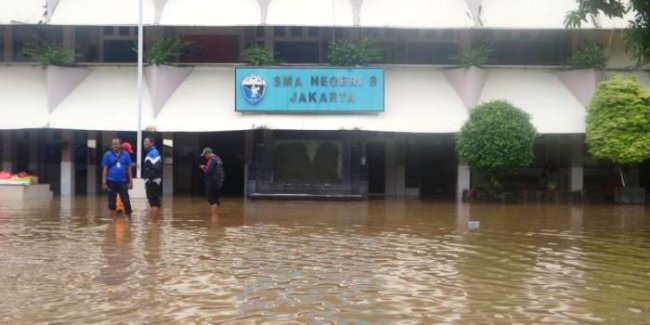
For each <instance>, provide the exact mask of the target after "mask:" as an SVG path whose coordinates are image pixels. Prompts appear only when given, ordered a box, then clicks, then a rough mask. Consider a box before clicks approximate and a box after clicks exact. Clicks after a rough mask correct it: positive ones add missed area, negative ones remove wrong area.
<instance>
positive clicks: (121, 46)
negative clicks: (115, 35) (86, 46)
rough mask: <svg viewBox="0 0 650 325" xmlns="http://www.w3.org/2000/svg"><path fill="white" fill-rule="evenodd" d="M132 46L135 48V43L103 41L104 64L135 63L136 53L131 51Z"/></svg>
mask: <svg viewBox="0 0 650 325" xmlns="http://www.w3.org/2000/svg"><path fill="white" fill-rule="evenodd" d="M134 46H136V43H135V41H127V40H105V41H104V52H103V54H104V62H113V63H123V62H137V61H138V53H136V52H135V51H134V50H133V47H134Z"/></svg>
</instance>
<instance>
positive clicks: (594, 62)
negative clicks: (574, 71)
mask: <svg viewBox="0 0 650 325" xmlns="http://www.w3.org/2000/svg"><path fill="white" fill-rule="evenodd" d="M570 64H571V65H572V66H574V67H576V68H583V69H591V68H593V69H604V68H605V67H606V66H607V53H605V48H604V47H603V46H602V45H598V44H585V45H583V46H581V47H580V48H578V49H577V50H576V51H575V52H574V53H573V55H572V56H571V62H570Z"/></svg>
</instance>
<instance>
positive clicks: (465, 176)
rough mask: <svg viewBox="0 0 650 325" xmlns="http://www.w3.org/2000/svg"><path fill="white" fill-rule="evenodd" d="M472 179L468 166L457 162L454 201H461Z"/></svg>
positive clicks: (462, 162) (459, 161)
mask: <svg viewBox="0 0 650 325" xmlns="http://www.w3.org/2000/svg"><path fill="white" fill-rule="evenodd" d="M471 179H472V173H471V172H470V170H469V166H467V163H465V162H464V161H461V160H460V159H459V160H458V175H457V182H456V200H458V201H461V200H462V199H463V191H464V190H469V189H470V186H471V185H472V184H471Z"/></svg>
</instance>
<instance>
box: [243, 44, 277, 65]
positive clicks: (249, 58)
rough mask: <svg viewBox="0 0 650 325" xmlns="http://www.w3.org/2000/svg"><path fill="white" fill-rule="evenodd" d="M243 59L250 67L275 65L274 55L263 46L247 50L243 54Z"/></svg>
mask: <svg viewBox="0 0 650 325" xmlns="http://www.w3.org/2000/svg"><path fill="white" fill-rule="evenodd" d="M241 57H242V60H243V61H244V62H245V63H246V64H248V65H253V66H265V65H273V64H275V60H274V59H273V53H271V52H270V51H269V50H267V49H266V48H264V47H261V46H253V47H249V48H246V49H245V50H244V51H243V52H242V55H241Z"/></svg>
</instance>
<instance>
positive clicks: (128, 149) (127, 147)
mask: <svg viewBox="0 0 650 325" xmlns="http://www.w3.org/2000/svg"><path fill="white" fill-rule="evenodd" d="M122 149H124V150H125V151H126V152H128V153H133V147H132V146H131V144H130V143H128V142H124V143H122Z"/></svg>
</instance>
